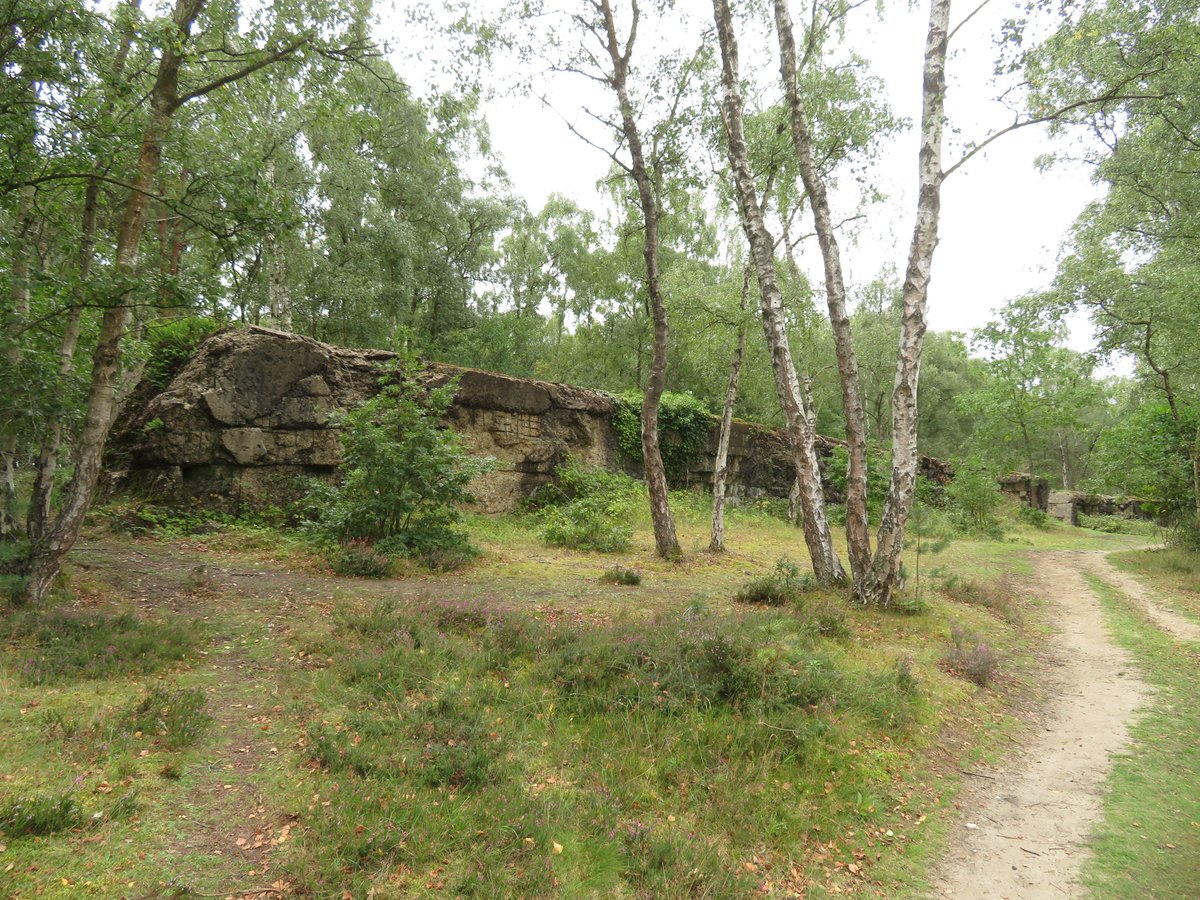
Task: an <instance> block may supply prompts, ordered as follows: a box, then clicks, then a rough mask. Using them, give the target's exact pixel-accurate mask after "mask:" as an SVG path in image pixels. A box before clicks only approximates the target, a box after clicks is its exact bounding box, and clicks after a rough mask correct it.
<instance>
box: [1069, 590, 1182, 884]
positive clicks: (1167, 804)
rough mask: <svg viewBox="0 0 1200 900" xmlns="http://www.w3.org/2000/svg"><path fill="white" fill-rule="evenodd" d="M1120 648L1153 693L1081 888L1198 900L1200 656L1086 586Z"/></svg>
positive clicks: (1108, 801) (1110, 785)
mask: <svg viewBox="0 0 1200 900" xmlns="http://www.w3.org/2000/svg"><path fill="white" fill-rule="evenodd" d="M1089 581H1090V582H1091V585H1092V588H1093V590H1094V591H1095V592H1096V595H1097V596H1098V597H1099V598H1100V601H1101V604H1102V605H1103V607H1104V610H1105V614H1106V616H1107V618H1108V625H1109V629H1110V631H1111V633H1112V635H1113V637H1114V638H1115V639H1116V641H1117V642H1118V643H1119V644H1121V645H1122V646H1123V647H1125V648H1126V649H1127V650H1129V651H1130V652H1131V653H1132V654H1133V655H1134V657H1135V659H1136V660H1137V665H1138V668H1139V669H1140V670H1141V672H1142V676H1143V677H1144V678H1145V679H1146V681H1148V682H1149V683H1150V684H1151V685H1152V686H1153V688H1154V694H1153V699H1152V700H1151V705H1150V709H1149V710H1148V712H1146V713H1145V714H1144V715H1143V716H1142V717H1141V718H1140V719H1139V720H1138V721H1137V723H1136V724H1135V725H1134V726H1133V728H1132V730H1131V746H1130V749H1129V750H1128V751H1127V752H1126V753H1125V754H1123V755H1122V756H1120V757H1119V758H1118V759H1117V761H1116V765H1115V767H1114V769H1113V772H1112V774H1111V775H1110V776H1109V779H1108V781H1107V782H1106V784H1105V799H1104V818H1103V821H1102V823H1101V824H1100V825H1099V826H1098V828H1097V829H1096V831H1095V833H1094V836H1093V840H1092V849H1093V851H1094V852H1093V856H1092V857H1091V858H1090V859H1089V861H1088V862H1087V864H1086V865H1085V868H1084V871H1083V881H1084V883H1085V884H1086V885H1087V886H1088V887H1089V889H1090V890H1091V892H1092V896H1095V897H1097V898H1139V900H1140V898H1143V897H1189V896H1194V894H1195V891H1196V885H1197V878H1198V877H1200V869H1198V867H1197V860H1200V741H1197V735H1200V706H1198V705H1197V703H1196V699H1197V697H1200V646H1197V645H1196V644H1195V643H1188V642H1185V641H1180V640H1176V639H1175V638H1172V637H1171V636H1170V635H1167V634H1165V633H1164V632H1162V631H1160V630H1158V629H1157V628H1155V627H1154V626H1153V624H1151V623H1150V622H1149V621H1147V620H1146V619H1145V618H1144V617H1143V616H1142V615H1141V614H1140V612H1139V611H1138V609H1137V608H1136V607H1135V606H1133V605H1131V604H1130V603H1129V602H1128V601H1127V600H1126V599H1125V597H1124V595H1122V594H1121V593H1120V592H1119V591H1117V590H1115V589H1114V588H1112V587H1111V586H1110V585H1108V584H1106V583H1105V582H1103V581H1101V580H1100V579H1098V578H1094V577H1091V578H1089Z"/></svg>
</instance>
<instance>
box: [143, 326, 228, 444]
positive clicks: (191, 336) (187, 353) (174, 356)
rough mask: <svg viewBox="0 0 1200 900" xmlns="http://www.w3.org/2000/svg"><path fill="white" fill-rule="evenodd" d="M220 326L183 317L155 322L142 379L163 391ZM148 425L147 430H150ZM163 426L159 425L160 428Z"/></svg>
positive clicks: (148, 340)
mask: <svg viewBox="0 0 1200 900" xmlns="http://www.w3.org/2000/svg"><path fill="white" fill-rule="evenodd" d="M220 327H221V324H220V323H219V322H217V321H215V320H213V319H210V318H206V317H203V316H185V317H184V318H181V319H167V320H160V321H159V322H155V323H154V324H153V325H152V326H151V328H150V330H149V334H148V336H147V344H148V345H149V355H148V357H147V359H146V369H145V378H146V379H147V380H149V381H150V383H151V384H153V385H154V386H155V387H158V388H165V387H166V386H167V385H168V384H169V383H170V381H171V379H172V378H174V377H175V375H176V374H177V373H178V372H179V370H180V369H181V368H183V365H184V363H186V362H187V361H188V359H190V358H191V356H192V354H193V353H195V352H196V348H197V347H199V346H200V344H201V343H203V341H204V339H205V338H207V337H208V336H209V335H211V334H212V333H213V332H214V331H217V330H218V329H219V328H220ZM151 424H152V423H150V422H148V423H147V424H146V428H147V429H150V428H151ZM161 426H162V422H161V421H159V427H161Z"/></svg>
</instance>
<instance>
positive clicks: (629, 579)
mask: <svg viewBox="0 0 1200 900" xmlns="http://www.w3.org/2000/svg"><path fill="white" fill-rule="evenodd" d="M600 583H601V584H621V585H625V586H626V587H634V586H636V585H639V584H641V583H642V573H641V572H639V571H637V569H628V568H626V567H625V566H613V567H612V568H611V569H606V570H605V572H604V574H603V575H601V576H600Z"/></svg>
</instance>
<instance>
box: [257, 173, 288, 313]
mask: <svg viewBox="0 0 1200 900" xmlns="http://www.w3.org/2000/svg"><path fill="white" fill-rule="evenodd" d="M266 181H267V189H268V190H269V191H270V192H271V194H272V196H274V193H275V160H274V159H273V158H272V159H268V160H267V165H266ZM263 245H264V246H263V249H264V250H265V252H266V257H267V299H268V300H269V301H270V304H271V325H272V327H274V328H278V329H280V330H281V331H291V330H292V298H291V295H290V294H289V293H288V285H287V260H286V259H285V257H284V252H283V248H282V247H281V246H279V241H278V239H277V238H276V237H275V227H274V226H271V227H270V228H268V229H267V232H266V234H265V235H264V236H263Z"/></svg>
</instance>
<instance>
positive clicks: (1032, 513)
mask: <svg viewBox="0 0 1200 900" xmlns="http://www.w3.org/2000/svg"><path fill="white" fill-rule="evenodd" d="M1017 519H1019V520H1020V521H1021V522H1022V523H1024V524H1025V525H1029V526H1032V527H1033V528H1037V529H1040V530H1042V531H1044V530H1046V529H1047V528H1049V527H1050V517H1049V516H1048V515H1046V511H1045V510H1044V509H1036V508H1034V507H1032V506H1020V507H1018V508H1017Z"/></svg>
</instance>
